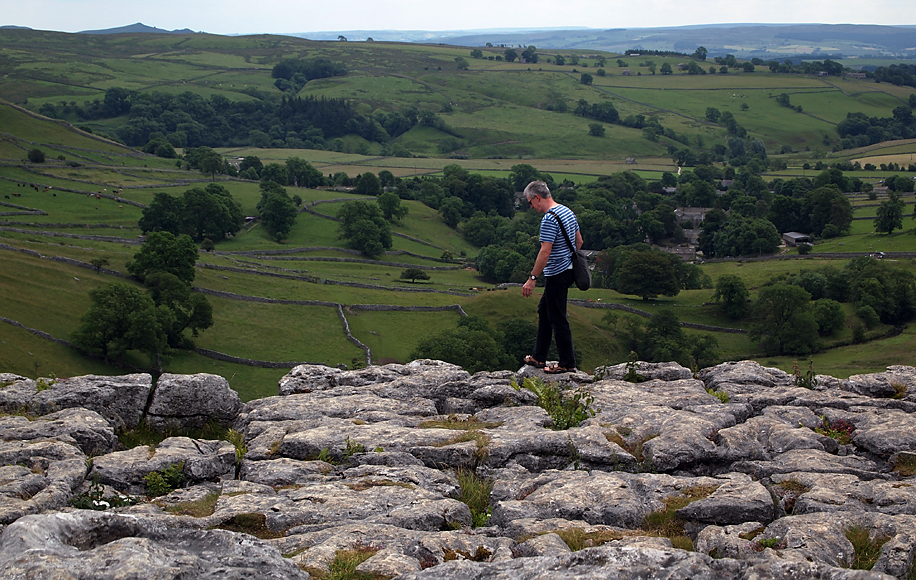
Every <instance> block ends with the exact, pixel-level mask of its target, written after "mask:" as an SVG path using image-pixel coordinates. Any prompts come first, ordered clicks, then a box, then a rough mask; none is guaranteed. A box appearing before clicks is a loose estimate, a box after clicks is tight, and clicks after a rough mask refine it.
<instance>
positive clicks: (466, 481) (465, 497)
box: [457, 469, 494, 528]
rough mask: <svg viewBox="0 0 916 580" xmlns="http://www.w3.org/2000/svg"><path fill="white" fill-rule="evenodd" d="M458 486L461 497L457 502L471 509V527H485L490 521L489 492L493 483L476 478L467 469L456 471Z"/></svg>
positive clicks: (476, 476) (473, 473)
mask: <svg viewBox="0 0 916 580" xmlns="http://www.w3.org/2000/svg"><path fill="white" fill-rule="evenodd" d="M457 476H458V484H459V485H460V486H461V496H459V498H458V501H460V502H462V503H464V504H467V506H468V507H469V508H470V509H471V526H472V527H475V528H480V527H483V526H485V525H487V521H488V520H489V519H490V513H491V511H492V510H491V509H490V492H492V491H493V484H494V481H493V480H492V479H489V478H483V477H480V476H478V475H477V474H476V473H475V472H473V471H471V470H469V469H461V470H458V473H457Z"/></svg>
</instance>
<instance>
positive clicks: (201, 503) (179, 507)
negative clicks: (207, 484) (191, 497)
mask: <svg viewBox="0 0 916 580" xmlns="http://www.w3.org/2000/svg"><path fill="white" fill-rule="evenodd" d="M219 495H220V494H219V492H218V491H214V492H213V493H209V494H207V497H205V498H203V499H200V500H197V501H189V502H185V503H177V504H175V505H170V506H168V507H167V508H165V511H167V512H169V513H170V514H172V515H175V516H191V517H192V518H203V517H206V516H212V515H213V512H214V511H216V501H217V500H218V499H219Z"/></svg>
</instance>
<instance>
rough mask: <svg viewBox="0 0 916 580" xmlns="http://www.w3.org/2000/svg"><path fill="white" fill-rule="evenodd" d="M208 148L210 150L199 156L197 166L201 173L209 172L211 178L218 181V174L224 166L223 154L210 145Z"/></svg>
mask: <svg viewBox="0 0 916 580" xmlns="http://www.w3.org/2000/svg"><path fill="white" fill-rule="evenodd" d="M207 149H209V151H204V152H203V153H202V154H201V155H200V157H198V159H197V166H198V167H199V168H200V172H201V173H209V174H210V179H212V180H213V181H216V174H217V173H219V171H220V169H222V168H223V156H222V155H220V154H219V153H217V152H216V151H214V150H213V149H210V148H209V147H208V148H207Z"/></svg>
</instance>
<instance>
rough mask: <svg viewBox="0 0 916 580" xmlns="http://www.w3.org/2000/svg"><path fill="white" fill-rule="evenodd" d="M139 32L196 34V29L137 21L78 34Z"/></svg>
mask: <svg viewBox="0 0 916 580" xmlns="http://www.w3.org/2000/svg"><path fill="white" fill-rule="evenodd" d="M138 32H140V33H155V34H194V31H193V30H191V29H190V28H182V29H181V30H165V29H163V28H156V27H154V26H147V25H146V24H143V23H142V22H137V23H136V24H130V25H128V26H119V27H117V28H105V29H103V30H83V31H80V32H78V33H77V34H124V33H138Z"/></svg>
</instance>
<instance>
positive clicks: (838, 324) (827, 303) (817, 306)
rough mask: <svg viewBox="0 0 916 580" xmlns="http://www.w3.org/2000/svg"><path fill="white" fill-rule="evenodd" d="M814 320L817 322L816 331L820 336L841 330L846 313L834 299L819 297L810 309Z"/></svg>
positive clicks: (844, 322)
mask: <svg viewBox="0 0 916 580" xmlns="http://www.w3.org/2000/svg"><path fill="white" fill-rule="evenodd" d="M812 313H813V314H814V320H815V322H817V332H818V334H820V335H821V336H829V335H831V334H834V333H835V332H837V331H839V330H841V329H842V328H843V326H844V325H845V324H846V314H844V313H843V306H842V305H841V304H840V303H839V302H837V301H836V300H831V299H829V298H821V299H820V300H816V301H815V302H814V306H813V309H812Z"/></svg>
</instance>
